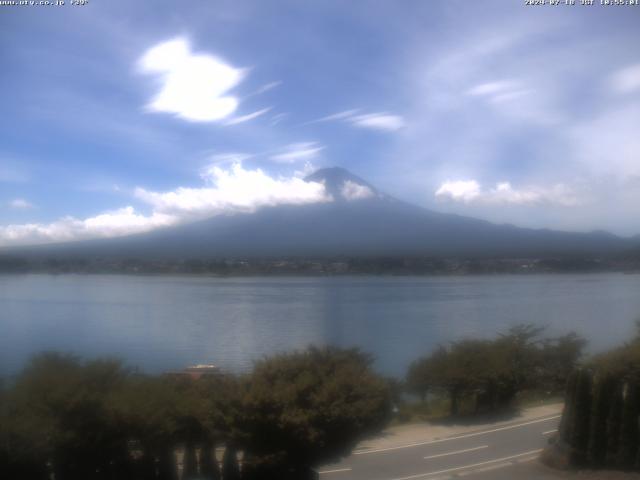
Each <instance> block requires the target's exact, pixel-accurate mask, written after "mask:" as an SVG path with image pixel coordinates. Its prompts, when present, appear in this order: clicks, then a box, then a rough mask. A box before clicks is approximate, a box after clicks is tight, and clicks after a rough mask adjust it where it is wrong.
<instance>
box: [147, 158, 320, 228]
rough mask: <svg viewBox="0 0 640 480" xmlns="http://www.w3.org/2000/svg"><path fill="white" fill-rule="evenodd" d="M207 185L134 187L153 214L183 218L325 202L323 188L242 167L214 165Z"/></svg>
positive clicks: (208, 176) (236, 165) (210, 170)
mask: <svg viewBox="0 0 640 480" xmlns="http://www.w3.org/2000/svg"><path fill="white" fill-rule="evenodd" d="M204 178H205V180H206V182H207V183H208V184H209V185H208V186H205V187H202V188H186V187H180V188H177V189H176V190H173V191H169V192H152V191H149V190H146V189H143V188H137V189H136V191H135V196H136V197H137V198H138V199H140V200H142V201H143V202H145V203H148V204H149V205H151V206H152V207H153V209H154V211H155V212H160V213H163V214H172V215H179V216H180V217H183V218H190V217H206V216H214V215H221V214H233V213H240V212H254V211H255V210H257V209H258V208H261V207H267V206H275V205H281V204H288V205H302V204H307V203H318V202H327V201H330V200H331V198H330V197H328V196H327V194H326V192H325V188H324V185H322V184H321V183H317V182H305V181H304V180H302V179H300V178H296V177H290V178H272V177H270V176H269V175H267V174H266V173H264V172H263V171H262V170H260V169H256V170H246V169H244V168H243V167H242V165H241V164H235V165H233V166H232V167H231V168H230V169H227V170H225V169H222V168H220V167H217V166H214V167H212V168H210V169H209V170H208V171H207V172H206V174H205V175H204Z"/></svg>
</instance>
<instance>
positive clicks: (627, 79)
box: [609, 64, 640, 94]
mask: <svg viewBox="0 0 640 480" xmlns="http://www.w3.org/2000/svg"><path fill="white" fill-rule="evenodd" d="M609 83H610V85H611V87H612V88H613V90H614V91H615V92H616V93H621V94H624V93H630V92H633V91H636V90H640V64H636V65H631V66H628V67H626V68H623V69H622V70H618V71H617V72H615V73H613V74H612V75H611V77H610V78H609Z"/></svg>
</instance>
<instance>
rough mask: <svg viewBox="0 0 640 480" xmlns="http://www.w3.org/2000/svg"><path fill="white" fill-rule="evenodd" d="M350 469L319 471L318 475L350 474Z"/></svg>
mask: <svg viewBox="0 0 640 480" xmlns="http://www.w3.org/2000/svg"><path fill="white" fill-rule="evenodd" d="M350 471H351V468H336V469H335V470H321V471H320V472H318V475H325V474H327V473H338V472H350Z"/></svg>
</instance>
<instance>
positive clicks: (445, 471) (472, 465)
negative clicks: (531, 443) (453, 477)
mask: <svg viewBox="0 0 640 480" xmlns="http://www.w3.org/2000/svg"><path fill="white" fill-rule="evenodd" d="M541 451H542V449H538V450H530V451H528V452H523V453H518V454H516V455H510V456H508V457H502V458H496V459H494V460H486V461H484V462H478V463H472V464H471V465H463V466H462V467H453V468H447V469H444V470H438V471H437V472H427V473H418V474H416V475H409V476H408V477H398V478H393V479H391V480H411V479H412V478H421V477H429V476H431V475H440V474H442V473H449V472H455V471H456V470H466V469H469V468H474V467H480V466H482V465H488V464H490V463H500V462H505V461H506V460H512V459H514V458H519V457H524V456H527V455H537V454H538V453H540V452H541ZM508 465H509V464H508V463H506V464H504V466H508Z"/></svg>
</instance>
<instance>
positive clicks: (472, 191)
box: [436, 180, 480, 203]
mask: <svg viewBox="0 0 640 480" xmlns="http://www.w3.org/2000/svg"><path fill="white" fill-rule="evenodd" d="M478 196H480V184H479V183H478V182H476V181H475V180H457V181H454V182H444V183H443V184H442V185H441V186H440V188H439V189H438V190H437V191H436V198H439V199H447V200H453V201H456V202H464V203H469V202H471V201H473V200H474V199H476V198H478Z"/></svg>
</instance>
